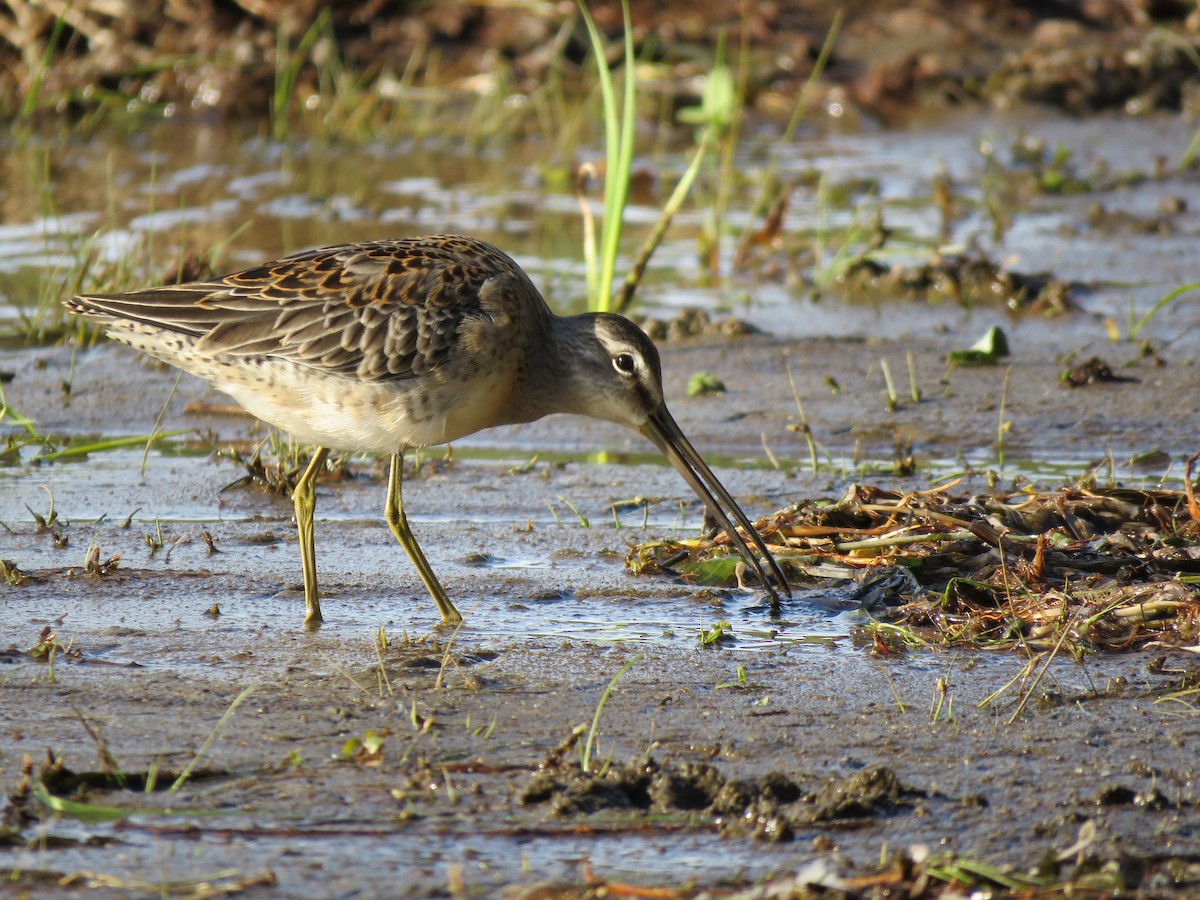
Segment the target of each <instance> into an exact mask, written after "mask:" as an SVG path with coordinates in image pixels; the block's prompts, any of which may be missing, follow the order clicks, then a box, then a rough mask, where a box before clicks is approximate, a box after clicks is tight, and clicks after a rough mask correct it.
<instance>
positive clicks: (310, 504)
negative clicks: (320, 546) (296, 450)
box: [292, 447, 329, 625]
mask: <svg viewBox="0 0 1200 900" xmlns="http://www.w3.org/2000/svg"><path fill="white" fill-rule="evenodd" d="M327 456H329V451H328V450H326V449H325V448H324V447H318V448H317V452H316V453H314V454H313V458H312V460H311V461H310V462H309V464H308V468H307V469H305V470H304V474H303V475H301V476H300V480H299V481H297V482H296V488H295V490H293V491H292V503H293V504H294V505H295V507H296V530H297V531H298V532H299V534H300V565H301V566H302V567H303V569H304V624H305V625H320V624H321V623H322V622H324V621H325V620H324V619H323V618H321V598H320V596H319V595H318V594H317V549H316V546H315V543H314V541H313V513H315V512H316V509H317V476H318V475H320V474H321V470H322V469H323V468H325V458H326V457H327Z"/></svg>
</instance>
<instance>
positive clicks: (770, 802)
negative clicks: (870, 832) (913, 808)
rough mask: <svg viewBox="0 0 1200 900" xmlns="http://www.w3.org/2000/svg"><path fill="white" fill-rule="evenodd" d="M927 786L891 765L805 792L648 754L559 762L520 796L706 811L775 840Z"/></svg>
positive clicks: (644, 809)
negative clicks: (623, 759)
mask: <svg viewBox="0 0 1200 900" xmlns="http://www.w3.org/2000/svg"><path fill="white" fill-rule="evenodd" d="M919 793H920V792H917V791H912V790H910V789H908V788H905V787H904V786H903V785H902V784H901V783H900V780H899V778H897V777H896V774H895V773H894V772H893V771H892V770H891V769H888V768H886V767H883V766H876V767H872V768H869V769H864V770H863V771H861V772H857V773H855V774H853V775H851V776H849V777H846V778H833V779H830V780H829V781H828V782H826V783H825V784H823V785H822V786H821V787H819V788H818V789H817V790H815V791H812V792H809V793H805V792H804V791H803V790H802V789H801V788H800V786H799V785H797V784H796V783H795V782H794V781H793V780H792V779H790V778H789V777H788V776H786V775H784V774H782V773H780V772H768V773H766V774H764V775H760V776H759V777H757V778H748V779H729V778H726V777H725V776H724V775H722V774H721V772H720V771H719V770H718V769H717V768H716V767H715V766H713V765H710V764H708V763H680V764H674V763H666V764H660V763H658V762H657V761H656V760H654V759H653V758H649V757H648V758H646V759H645V760H644V761H642V762H640V763H630V764H628V765H626V766H624V767H621V768H615V767H614V768H609V769H607V770H606V771H604V772H602V773H589V772H584V771H583V770H582V769H580V768H579V766H578V765H576V764H573V763H570V764H568V763H562V762H554V763H552V764H550V765H549V766H548V767H547V768H544V769H543V770H542V771H540V772H539V773H538V774H536V775H535V776H534V778H533V780H532V781H531V782H530V783H529V785H528V786H527V787H526V788H525V790H524V791H523V792H522V793H521V794H520V796H519V798H518V799H519V802H520V803H521V805H523V806H540V805H547V806H549V809H550V814H551V815H552V816H553V817H555V818H559V819H569V818H575V817H577V816H580V815H591V814H593V813H598V812H604V811H618V812H633V813H652V814H656V815H670V814H672V813H690V814H697V813H698V814H700V815H703V816H706V817H708V818H709V820H710V822H711V824H712V825H713V826H715V827H716V829H717V830H718V832H719V833H720V834H722V835H726V836H731V837H750V838H754V839H755V840H763V841H772V842H774V841H788V840H792V839H794V838H795V836H796V831H797V830H798V829H799V828H802V827H804V826H814V825H819V824H827V823H832V822H838V821H844V820H847V819H851V820H853V819H870V818H874V817H877V816H880V815H885V814H887V813H889V812H892V811H894V810H895V809H897V808H900V807H903V806H904V805H905V798H906V797H909V796H914V795H918V794H919Z"/></svg>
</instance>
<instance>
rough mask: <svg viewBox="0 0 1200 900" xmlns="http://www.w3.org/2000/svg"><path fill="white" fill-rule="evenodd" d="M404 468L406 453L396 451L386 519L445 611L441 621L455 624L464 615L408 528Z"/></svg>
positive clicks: (390, 479)
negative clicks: (403, 492) (455, 606)
mask: <svg viewBox="0 0 1200 900" xmlns="http://www.w3.org/2000/svg"><path fill="white" fill-rule="evenodd" d="M403 469H404V454H403V453H393V454H392V471H391V474H390V476H389V478H388V493H387V505H386V506H385V507H384V510H383V517H384V519H386V520H387V523H388V527H389V528H390V529H392V534H394V535H395V536H396V540H398V541H399V542H400V546H401V547H403V548H404V552H405V553H407V554H408V558H409V559H411V560H412V564H413V566H414V567H415V568H416V570H417V574H418V575H420V576H421V580H422V581H423V582H425V587H426V588H428V589H429V593H430V594H432V595H433V602H434V603H436V604H437V608H438V612H440V613H441V614H442V624H445V625H453V624H456V623H458V622H461V621H462V616H460V615H459V614H458V610H457V609H455V608H454V604H453V603H451V602H450V598H449V597H447V596H446V589H445V588H443V587H442V583H441V582H440V581H438V577H437V576H436V575H435V574H433V567H432V566H430V565H429V560H427V559H426V558H425V554H424V553H422V552H421V548H420V547H419V546H418V545H417V539H416V538H415V537H413V533H412V529H410V528H409V527H408V518H407V517H406V516H405V515H404V500H403V498H402V497H401V495H400V481H401V479H402V478H403Z"/></svg>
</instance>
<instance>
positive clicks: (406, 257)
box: [64, 235, 790, 624]
mask: <svg viewBox="0 0 1200 900" xmlns="http://www.w3.org/2000/svg"><path fill="white" fill-rule="evenodd" d="M64 302H65V304H66V306H67V308H68V309H69V310H70V311H71V312H73V313H77V314H79V315H83V316H87V317H90V318H93V319H96V320H98V321H99V322H101V323H102V324H103V326H104V328H105V330H106V331H107V333H108V334H109V336H110V337H112V338H114V339H115V340H118V341H121V342H123V343H126V344H129V345H130V346H132V347H134V348H136V349H138V350H141V351H143V352H145V353H147V354H149V355H150V356H153V357H155V358H157V359H160V360H162V361H164V362H167V363H170V364H171V365H174V366H177V367H178V368H180V369H183V370H185V371H187V372H190V373H192V374H194V375H198V376H200V377H202V378H205V379H207V380H208V381H209V382H211V383H212V384H213V386H214V387H216V388H217V389H219V390H221V391H224V392H225V393H227V394H229V395H230V396H231V397H233V398H234V399H235V400H236V401H237V402H238V403H239V404H241V405H242V406H243V407H245V408H246V409H247V410H248V411H249V412H251V413H252V414H254V415H255V416H257V417H258V418H259V419H262V420H263V421H265V422H267V423H269V424H271V425H274V426H276V427H278V428H280V429H282V430H284V431H286V432H288V433H290V434H292V435H294V436H295V437H296V438H297V439H299V440H301V441H304V442H306V443H311V444H313V445H315V446H316V447H317V448H319V449H317V451H316V453H315V454H314V455H313V458H312V460H311V461H310V463H309V465H308V468H307V469H306V470H305V471H304V474H303V475H302V476H301V477H300V479H299V481H298V482H297V484H296V488H295V492H294V496H293V502H294V505H295V512H296V523H297V529H298V531H299V536H300V555H301V564H302V568H303V573H304V596H305V606H306V615H305V622H306V623H309V624H317V623H319V622H321V621H322V614H321V607H320V599H319V593H318V589H317V576H316V554H315V541H314V538H313V515H314V510H315V500H316V498H315V484H316V479H317V476H318V475H319V473H320V472H321V470H322V469H323V467H324V465H325V460H326V458H327V456H328V454H329V452H330V451H331V450H342V451H353V452H373V453H381V454H384V453H385V454H388V455H390V457H391V470H390V475H389V481H388V491H387V500H386V503H385V507H384V512H385V518H386V520H387V522H388V525H389V527H390V528H391V530H392V533H393V534H394V535H395V536H396V538H397V540H398V541H399V542H400V544H401V546H403V547H404V549H405V551H406V552H407V553H408V556H409V558H410V559H411V561H412V563H413V565H414V567H415V568H416V570H417V572H418V574H419V575H420V576H421V580H422V581H423V582H424V584H425V586H426V588H427V589H428V590H429V592H430V594H431V595H432V597H433V599H434V602H435V603H436V604H437V607H438V610H439V612H440V613H441V617H442V621H443V622H457V621H460V619H461V617H460V616H459V613H458V610H457V609H456V608H455V606H454V604H453V603H452V602H451V600H450V598H449V596H448V595H447V594H446V591H445V589H444V588H443V587H442V585H441V582H440V581H439V580H438V577H437V575H436V574H435V573H434V571H433V568H432V567H431V566H430V564H429V562H428V560H427V559H426V558H425V555H424V553H423V552H422V550H421V548H420V546H419V544H418V543H417V541H416V538H415V537H414V536H413V534H412V531H411V530H410V529H409V526H408V522H407V519H406V517H405V515H404V509H403V503H402V499H401V473H402V464H403V456H404V452H405V450H408V449H412V448H419V447H425V446H429V445H433V444H442V443H447V442H449V441H453V440H456V439H458V438H461V437H464V436H466V435H468V434H472V433H474V432H476V431H480V430H481V429H484V428H490V427H492V426H495V425H505V424H514V423H518V422H529V421H533V420H535V419H539V418H541V417H543V416H546V415H550V414H553V413H577V414H581V415H586V416H591V417H594V418H598V419H605V420H608V421H612V422H617V423H620V424H623V425H626V426H629V427H631V428H633V429H635V430H638V431H640V432H641V433H642V434H643V435H645V436H646V438H648V439H649V440H650V441H651V442H652V443H653V444H654V445H655V446H656V447H657V448H658V449H659V450H660V451H661V452H662V453H663V454H664V455H665V456H666V457H667V459H668V460H669V461H670V463H671V464H672V465H673V466H674V467H675V468H676V469H677V470H678V471H679V473H680V474H681V475H682V476H683V478H684V480H685V481H686V482H687V483H688V485H689V486H690V487H691V488H692V490H693V491H695V493H696V495H697V496H698V497H699V498H700V499H701V500H702V501H703V502H704V505H705V506H706V507H707V508H708V510H709V512H710V513H711V514H712V516H713V518H714V519H715V520H716V522H717V523H718V524H719V525H720V526H721V528H722V529H724V531H725V532H726V534H727V535H728V536H729V539H730V541H731V542H732V543H733V545H734V546H735V547H736V548H737V550H738V552H739V553H740V554H741V556H742V557H743V559H744V560H745V561H746V564H747V566H748V567H749V570H750V571H752V572H753V573H754V574H755V576H756V577H757V578H758V580H759V581H760V583H761V584H762V586H763V587H764V588H765V590H766V591H767V592H768V594H769V595H770V598H771V602H772V605H773V606H777V605H778V603H779V593H778V592H779V591H780V590H782V591H783V592H785V593H787V594H789V595H790V589H789V587H788V584H787V579H786V578H785V576H784V574H783V571H782V569H781V568H780V567H779V564H778V563H777V561H776V560H775V557H774V556H773V555H772V553H771V551H770V550H769V549H768V547H767V545H766V544H765V543H764V541H763V539H762V537H761V536H760V535H759V534H758V532H757V530H756V529H755V528H754V526H753V524H752V523H751V522H750V520H749V519H748V518H747V517H746V515H745V513H744V512H743V511H742V509H741V507H739V506H738V504H737V502H736V501H735V500H734V498H733V497H732V495H730V493H729V492H728V491H727V490H726V489H725V487H724V486H723V485H722V484H721V482H720V481H719V480H718V479H717V477H716V475H714V474H713V472H712V470H711V469H710V468H709V467H708V465H707V464H706V463H705V462H704V460H703V458H702V457H701V456H700V454H699V453H698V452H697V451H696V449H695V448H694V447H693V446H692V444H691V442H690V441H689V440H688V439H687V437H686V436H685V435H684V433H683V431H682V430H681V429H680V428H679V426H678V424H676V422H675V420H674V418H673V417H672V416H671V413H670V412H669V410H668V409H667V405H666V403H665V401H664V400H663V385H662V370H661V367H660V364H659V357H658V351H657V349H656V348H655V346H654V344H653V343H652V342H651V341H650V339H649V338H648V337H646V335H645V334H644V333H643V332H642V331H641V329H639V328H638V327H637V326H636V325H635V324H633V323H632V322H630V321H629V320H628V319H625V318H622V317H621V316H616V315H611V314H605V313H585V314H582V315H577V316H557V315H555V314H554V313H553V312H551V310H550V308H549V307H548V306H547V305H546V303H545V301H544V300H543V299H542V296H541V294H540V293H539V292H538V290H537V288H536V287H535V286H534V285H533V282H532V281H530V280H529V278H528V276H527V275H526V274H525V273H524V272H523V271H522V270H521V268H520V267H519V266H518V265H517V264H516V263H515V262H514V261H513V260H512V259H511V258H510V257H509V256H507V255H506V254H505V253H503V252H502V251H500V250H498V249H497V248H495V247H493V246H491V245H490V244H487V243H484V242H483V241H479V240H475V239H473V238H469V237H463V236H460V235H434V236H430V237H421V238H411V239H406V240H398V241H371V242H365V243H358V244H345V245H341V246H336V247H327V248H323V249H318V250H310V251H306V252H303V253H298V254H295V255H293V256H289V257H286V258H284V259H280V260H276V261H274V262H268V263H264V264H263V265H260V266H255V267H253V268H250V269H244V270H242V271H240V272H236V273H233V274H230V275H226V276H224V277H222V278H216V279H213V280H209V281H201V282H194V283H189V284H178V285H169V286H164V287H158V288H150V289H148V290H141V291H134V292H132V293H126V294H112V295H84V296H79V297H74V298H71V299H69V300H66V301H64ZM739 527H740V529H741V531H743V532H744V533H745V537H743V536H742V533H741V532H739Z"/></svg>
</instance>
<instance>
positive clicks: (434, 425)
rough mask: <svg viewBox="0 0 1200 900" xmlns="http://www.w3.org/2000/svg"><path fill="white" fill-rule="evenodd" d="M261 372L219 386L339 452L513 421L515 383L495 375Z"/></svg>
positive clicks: (385, 449) (388, 448)
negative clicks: (373, 378)
mask: <svg viewBox="0 0 1200 900" xmlns="http://www.w3.org/2000/svg"><path fill="white" fill-rule="evenodd" d="M260 375H261V376H263V378H262V380H259V379H258V378H256V379H254V381H253V382H252V383H244V382H242V381H241V380H236V381H220V382H217V387H218V388H219V389H220V390H222V391H224V392H225V393H227V394H229V395H230V396H231V397H233V398H234V399H235V400H236V401H237V402H238V403H239V404H241V405H242V406H243V407H245V409H246V410H247V411H248V412H250V413H251V414H253V415H254V416H256V417H258V418H259V419H262V420H263V421H264V422H267V423H269V424H271V425H274V426H275V427H277V428H280V429H282V430H283V431H286V432H288V433H289V434H291V435H293V436H295V437H296V438H297V439H299V440H300V441H303V442H305V443H312V444H317V445H319V446H322V447H328V448H330V449H333V450H346V451H351V452H370V453H395V452H397V451H398V450H401V449H404V448H406V447H426V446H429V445H432V444H444V443H446V442H448V441H453V440H456V439H458V438H461V437H463V436H465V435H468V434H473V433H474V432H476V431H479V430H480V429H483V428H488V427H490V426H492V425H498V424H501V423H503V422H505V421H507V420H506V417H505V411H506V409H507V407H508V400H509V386H508V384H507V382H506V380H505V379H503V378H498V377H493V376H492V375H491V374H490V373H484V374H482V375H480V376H479V377H476V378H474V379H471V380H469V381H465V382H462V381H450V380H447V379H437V378H435V377H432V376H426V377H424V378H420V379H412V380H409V381H401V382H361V381H357V380H355V379H353V378H344V377H338V376H331V375H329V374H328V373H322V374H321V375H320V377H308V375H307V373H306V372H304V371H303V367H297V366H292V365H288V364H283V365H272V364H268V366H267V371H264V372H261V373H260ZM264 388H265V389H264Z"/></svg>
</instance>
